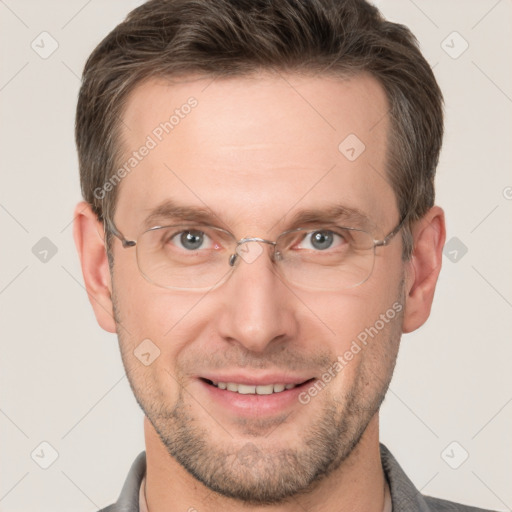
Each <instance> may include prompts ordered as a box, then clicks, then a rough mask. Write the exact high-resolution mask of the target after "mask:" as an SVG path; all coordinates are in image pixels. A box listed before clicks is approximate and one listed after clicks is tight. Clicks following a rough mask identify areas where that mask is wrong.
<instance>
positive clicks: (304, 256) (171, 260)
mask: <svg viewBox="0 0 512 512" xmlns="http://www.w3.org/2000/svg"><path fill="white" fill-rule="evenodd" d="M406 217H407V215H404V216H403V217H402V219H401V220H400V222H399V223H398V224H397V225H396V226H395V228H393V230H392V231H391V232H390V233H389V234H388V235H387V236H386V237H385V238H383V239H382V240H375V239H374V238H373V236H372V235H371V234H370V233H368V232H366V231H364V230H362V229H358V228H352V227H343V226H334V225H329V224H327V225H319V226H315V227H312V228H297V229H291V230H288V231H285V232H284V233H282V234H281V235H279V236H278V238H277V239H276V240H275V241H271V240H265V239H263V238H256V237H250V238H242V239H240V240H237V239H236V238H235V237H234V235H233V234H231V233H230V232H229V231H226V230H225V229H222V228H219V227H216V226H208V225H203V224H197V223H193V222H192V223H182V224H176V225H172V226H154V227H152V228H150V229H148V230H146V231H144V232H143V233H142V234H141V235H140V236H139V237H138V239H137V240H127V239H126V238H125V237H124V236H123V235H122V234H121V233H120V231H119V230H118V229H117V228H116V227H115V225H114V224H113V222H112V221H110V220H109V219H107V221H106V223H105V230H107V229H109V230H110V232H111V233H112V234H113V235H114V236H116V237H117V238H119V239H120V240H121V242H122V245H123V247H124V248H130V247H135V248H136V258H137V264H138V267H139V270H140V272H141V273H142V275H143V276H144V277H145V278H146V279H147V280H148V281H149V282H151V283H153V284H155V285H157V286H160V287H163V288H168V289H172V290H202V289H213V288H216V287H217V286H220V285H221V284H223V283H224V282H225V281H226V280H227V279H228V277H229V276H230V275H231V273H232V272H233V271H234V269H235V268H236V267H237V266H238V264H239V262H240V261H241V260H242V261H244V262H245V263H248V264H250V263H253V262H254V261H255V260H256V259H257V258H258V257H259V256H260V255H261V254H262V253H263V252H264V245H265V244H266V245H267V246H270V247H272V248H273V251H272V252H271V253H270V258H271V260H272V262H273V263H274V265H275V266H276V269H277V270H278V272H279V273H280V275H281V276H282V277H283V278H284V279H285V280H286V281H287V282H288V283H290V284H294V285H297V286H300V287H304V288H308V289H315V290H326V291H327V290H343V289H347V288H354V287H356V286H358V285H361V284H362V283H364V282H365V281H366V280H367V279H368V278H369V277H370V276H371V274H372V271H373V267H374V263H375V249H376V248H377V247H380V246H387V245H388V244H389V242H390V241H391V239H392V238H393V237H394V236H395V235H396V234H397V233H398V232H399V231H400V229H401V228H402V226H403V224H404V221H405V219H406Z"/></svg>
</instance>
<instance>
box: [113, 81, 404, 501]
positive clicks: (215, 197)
mask: <svg viewBox="0 0 512 512" xmlns="http://www.w3.org/2000/svg"><path fill="white" fill-rule="evenodd" d="M190 97H194V98H195V100H196V101H197V104H196V105H195V106H194V107H193V108H190V109H189V108H185V109H183V108H181V107H182V105H185V104H186V103H187V100H188V99H189V98H190ZM176 109H178V110H179V113H178V114H176V116H177V117H179V121H178V122H176V119H174V127H173V128H172V130H169V133H165V131H163V132H162V130H158V129H157V127H159V126H160V123H162V122H165V121H168V120H169V117H170V116H171V115H172V114H173V113H174V111H175V110H176ZM185 111H186V112H188V113H186V114H184V112H185ZM387 111H388V105H387V102H386V98H385V94H384V92H383V89H382V88H381V87H380V86H379V84H378V83H377V82H376V81H375V80H374V79H372V78H371V77H369V76H359V77H356V78H353V79H350V80H335V79H328V78H325V77H322V78H314V77H309V78H306V77H299V76H296V75H286V76H270V75H258V76H254V77H252V78H240V77H239V78H231V79H217V80H214V81H212V80H211V79H204V78H201V79H200V78H197V79H194V80H193V79H192V78H189V79H187V81H185V80H184V81H181V82H175V83H173V84H169V83H163V82H156V81H151V82H147V83H145V84H143V85H141V86H139V87H138V88H137V89H136V90H135V91H134V93H133V94H132V95H131V97H130V99H129V102H128V104H127V108H126V112H125V115H124V117H123V122H124V124H125V126H126V127H127V128H126V129H124V131H123V134H124V135H123V148H124V149H125V150H126V153H125V157H126V160H127V159H128V158H129V157H130V156H131V153H132V152H133V151H135V150H138V149H139V148H140V147H141V146H142V145H143V144H146V143H147V141H148V139H147V137H148V135H149V136H151V138H152V139H153V140H154V141H155V142H156V146H155V147H153V148H152V149H151V150H150V151H149V152H148V155H147V156H145V157H144V158H142V159H141V161H140V162H139V163H138V164H137V166H136V167H135V168H134V169H133V170H132V171H131V172H130V173H129V174H128V175H127V176H126V177H125V178H124V179H123V181H122V183H121V185H120V186H119V187H120V188H119V191H118V192H119V195H118V205H117V210H116V214H115V219H114V221H115V224H116V226H117V227H118V229H119V230H120V231H121V232H122V233H123V234H124V235H125V237H126V238H127V239H137V237H139V235H140V234H141V232H142V231H143V226H144V220H145V218H146V216H147V215H148V214H149V213H150V212H151V210H152V209H153V208H155V207H156V206H158V205H160V204H161V203H162V202H164V201H166V200H172V201H173V202H174V203H176V204H179V205H182V206H187V207H196V208H200V209H208V210H210V211H211V212H212V216H211V222H210V224H213V225H216V226H219V227H222V228H224V229H228V230H229V231H230V232H231V233H233V234H234V236H235V237H236V239H241V238H243V237H261V238H264V239H268V240H275V239H276V238H277V236H278V235H279V234H280V233H282V232H284V231H286V230H287V229H289V228H290V221H291V218H292V217H293V216H294V215H295V214H297V213H298V212H300V211H303V210H310V209H313V210H324V209H326V208H328V207H331V206H334V205H343V206H346V207H351V208H357V209H359V210H360V211H362V212H364V213H365V215H366V216H367V217H368V219H369V220H370V221H371V222H373V223H374V225H375V227H374V228H373V230H372V235H373V237H374V238H375V239H382V238H383V237H384V236H385V235H386V234H387V233H388V232H389V231H391V229H392V228H393V227H394V226H395V225H396V224H397V223H398V220H399V214H398V210H397V206H396V198H395V196H394V193H393V190H392V188H391V187H390V185H389V183H388V182H387V179H386V172H385V162H386V158H385V154H386V137H387V133H388V130H389V120H388V116H387V115H386V113H387ZM155 129H156V131H155ZM155 134H158V136H157V135H155ZM350 134H355V135H356V136H357V137H358V138H359V139H360V140H361V141H362V142H363V143H364V145H365V149H364V151H363V152H362V153H361V154H360V155H359V156H358V153H359V152H360V151H361V149H362V146H359V145H355V146H354V140H356V139H353V138H352V139H349V141H352V144H351V145H349V147H348V148H346V147H345V146H343V145H342V149H343V148H344V149H343V151H340V149H339V146H340V143H341V142H342V141H344V140H345V139H346V138H347V136H349V135H350ZM159 138H161V140H158V139H159ZM150 145H151V144H150ZM352 146H354V150H355V151H351V150H350V147H352ZM347 155H348V156H350V157H351V158H347ZM354 155H355V156H356V157H357V158H355V159H354V158H353V156H354ZM179 222H181V220H180V219H165V218H162V219H158V220H155V222H154V224H155V225H156V224H159V225H163V224H166V223H167V224H173V223H174V224H175V223H179ZM340 222H341V221H340ZM401 247H402V246H401V241H400V236H396V237H395V238H393V240H392V242H391V244H390V245H389V246H388V247H385V248H384V247H379V248H377V249H376V257H375V265H374V269H373V273H372V275H371V276H370V278H369V279H368V280H367V281H366V282H364V283H363V284H362V285H360V286H358V287H356V288H351V289H347V290H342V291H339V290H336V291H332V290H331V291H322V290H312V289H305V288H301V287H298V286H295V285H294V284H293V283H288V282H286V281H284V280H283V278H282V277H281V275H280V274H279V272H278V271H277V270H276V267H275V263H272V261H271V259H270V257H269V255H270V252H271V248H270V246H268V245H264V246H263V249H264V250H263V252H262V254H261V255H259V256H258V257H257V258H256V259H255V260H254V261H252V262H251V263H247V262H245V261H239V263H238V265H237V266H236V268H235V269H234V271H233V273H232V274H231V276H230V277H229V279H228V280H227V281H226V282H224V284H222V285H221V286H219V287H217V288H215V289H213V290H211V291H209V292H207V293H206V292H204V290H203V291H182V290H169V289H164V288H159V287H157V286H155V285H154V284H152V283H150V282H148V281H147V280H146V279H145V278H144V277H143V276H142V275H141V274H140V272H139V270H138V268H137V261H136V253H135V249H134V248H131V249H123V248H122V247H121V244H120V243H119V241H118V240H116V241H115V245H114V248H113V255H114V261H115V263H114V269H113V277H112V286H113V299H114V304H115V316H116V321H117V331H118V335H119V343H120V347H121V352H122V358H123V363H124V365H125V368H126V372H127V375H128V378H129V381H130V385H131V387H132V389H133V392H134V394H135V396H136V398H137V401H138V403H139V404H140V406H141V407H142V409H143V410H144V412H145V414H146V416H147V418H148V419H149V421H150V422H151V424H152V426H153V428H154V429H155V431H156V432H157V433H158V435H159V436H160V438H161V441H162V442H163V444H164V445H165V447H166V448H167V450H168V452H169V454H171V455H172V456H173V457H174V458H175V459H177V460H178V461H179V462H180V463H181V464H182V465H183V466H184V467H185V468H186V469H187V470H188V471H189V472H190V473H191V474H192V475H194V476H195V477H196V478H197V479H198V480H200V481H201V482H203V483H204V484H205V485H206V486H207V487H209V488H210V489H212V490H214V491H217V492H219V493H221V494H224V495H226V496H231V497H234V498H237V499H243V500H245V501H248V502H253V503H263V502H278V501H280V500H282V499H284V498H286V497H289V496H291V495H293V494H295V493H299V492H301V491H304V490H306V489H307V488H308V487H311V485H312V484H313V483H314V482H316V481H319V480H320V479H321V478H322V477H324V476H326V475H328V474H329V473H331V472H332V471H334V470H335V469H336V468H338V467H339V465H340V463H341V462H342V461H343V460H344V459H345V458H346V457H347V456H348V455H349V454H350V453H351V451H352V449H353V448H354V446H355V445H356V444H357V442H358V441H359V439H360V438H361V436H362V434H363V433H364V431H365V429H366V427H367V426H368V424H369V423H370V421H371V420H372V419H373V420H374V422H376V421H377V417H376V413H377V410H378V408H379V406H380V404H381V401H382V399H383V395H384V393H385V391H386V389H387V385H388V384H389V381H390V379H391V374H392V371H393V367H394V363H395V359H396V355H397V351H398V345H399V338H400V334H401V327H402V325H401V319H402V316H403V311H402V312H400V309H401V305H402V303H403V280H402V279H403V277H404V266H403V264H402V262H401V257H400V256H401ZM228 270H229V266H228V262H227V260H226V272H227V271H228ZM396 303H399V304H400V306H399V307H397V304H396ZM394 304H395V313H396V315H395V314H393V315H391V314H390V313H389V310H390V309H393V305H394ZM386 312H388V313H386ZM383 317H385V320H386V321H383V320H382V319H383ZM379 319H380V322H379ZM365 329H367V331H365ZM362 332H366V333H367V339H366V344H364V343H362V342H361V341H360V340H361V339H362V338H364V336H361V333H362ZM369 332H371V335H369V334H368V333H369ZM358 335H359V338H358ZM147 339H149V340H151V342H152V343H153V344H154V345H156V346H157V347H158V349H159V350H160V354H159V356H158V357H157V358H156V359H155V360H154V361H153V362H152V363H151V364H150V365H147V366H146V365H145V364H143V363H142V362H141V361H140V360H139V359H138V358H137V357H136V356H135V355H134V350H136V349H137V347H138V346H139V345H140V344H141V342H142V341H143V340H147ZM354 341H356V342H357V345H358V346H359V350H357V349H356V348H355V346H354V344H353V342H354ZM146 343H147V342H146ZM347 351H352V353H353V357H352V358H347V357H346V355H345V354H346V353H347ZM339 357H341V358H342V361H343V362H342V363H340V364H341V366H342V369H341V370H339V367H338V366H336V365H334V363H335V362H336V361H337V360H338V361H340V359H338V358H339ZM329 369H331V376H332V375H333V374H334V375H335V376H334V377H333V378H332V379H330V382H328V383H326V384H327V385H326V386H325V387H323V389H321V391H318V392H317V393H316V395H315V392H312V393H309V392H308V390H309V389H310V388H311V386H312V384H314V381H311V382H309V383H307V384H305V385H303V386H302V387H301V389H300V390H299V389H297V388H296V389H291V390H285V391H283V392H281V393H274V394H271V395H261V396H259V395H258V396H255V395H253V394H249V395H244V394H239V393H236V392H234V391H230V390H220V389H218V388H215V387H213V386H212V385H211V384H209V383H207V382H206V381H205V380H204V379H205V378H209V379H210V380H216V381H222V380H223V379H230V380H228V382H230V381H234V382H246V381H247V382H246V383H251V382H252V380H257V379H263V381H265V379H266V378H267V377H269V376H270V378H274V379H275V382H274V383H275V384H280V383H283V382H298V383H300V382H304V381H307V380H309V379H319V380H322V375H323V374H324V373H325V372H326V371H328V370H329ZM277 374H279V375H277ZM324 380H325V379H324ZM260 382H261V380H260ZM299 391H300V392H301V393H302V394H301V395H300V397H301V399H299ZM306 395H307V396H306ZM307 397H309V398H310V399H309V400H307ZM256 400H257V401H259V402H260V403H259V405H255V403H254V402H255V401H256ZM306 402H307V403H306Z"/></svg>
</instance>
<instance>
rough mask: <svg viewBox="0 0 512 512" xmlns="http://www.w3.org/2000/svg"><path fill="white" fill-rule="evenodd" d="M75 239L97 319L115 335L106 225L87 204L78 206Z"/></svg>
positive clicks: (82, 203) (74, 226)
mask: <svg viewBox="0 0 512 512" xmlns="http://www.w3.org/2000/svg"><path fill="white" fill-rule="evenodd" d="M73 237H74V239H75V245H76V249H77V251H78V256H79V257H80V264H81V266H82V275H83V277H84V282H85V289H86V290H87V295H88V297H89V301H90V303H91V305H92V308H93V310H94V314H95V315H96V320H97V321H98V323H99V324H100V326H101V327H102V328H103V329H105V331H108V332H112V333H114V332H116V323H115V321H114V309H113V306H112V282H111V279H110V270H109V268H108V258H107V250H106V247H105V244H104V238H105V233H104V229H103V223H102V222H100V221H99V220H98V218H97V217H96V214H95V213H94V212H93V210H92V208H91V205H90V204H89V203H86V202H85V201H82V202H80V203H78V204H77V206H76V208H75V215H74V225H73Z"/></svg>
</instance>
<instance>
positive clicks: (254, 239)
mask: <svg viewBox="0 0 512 512" xmlns="http://www.w3.org/2000/svg"><path fill="white" fill-rule="evenodd" d="M248 242H257V243H262V244H268V245H270V246H272V247H273V252H272V255H271V258H273V257H274V253H275V249H276V245H277V242H275V241H272V240H266V239H265V238H259V237H244V238H241V239H240V240H238V241H237V242H236V246H235V250H234V253H233V254H232V255H231V256H230V258H229V264H230V266H232V267H233V266H234V265H235V263H236V261H237V260H238V257H239V256H240V257H241V258H242V259H243V260H245V261H247V262H248V263H252V261H250V260H251V259H252V258H249V259H247V258H246V257H244V255H243V254H241V252H243V250H241V249H240V248H241V247H242V246H243V245H244V244H246V243H248Z"/></svg>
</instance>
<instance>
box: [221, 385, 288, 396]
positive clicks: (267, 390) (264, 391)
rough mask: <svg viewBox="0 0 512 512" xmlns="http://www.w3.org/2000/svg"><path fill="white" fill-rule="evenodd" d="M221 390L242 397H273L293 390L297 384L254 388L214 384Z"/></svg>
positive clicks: (250, 386)
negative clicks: (287, 390) (274, 394)
mask: <svg viewBox="0 0 512 512" xmlns="http://www.w3.org/2000/svg"><path fill="white" fill-rule="evenodd" d="M213 385H214V386H217V387H218V388H219V389H227V390H228V391H233V392H235V393H240V394H241V395H254V394H256V395H271V394H272V393H281V392H282V391H284V390H285V389H292V388H294V387H295V386H296V384H286V385H285V384H266V385H264V386H252V385H249V384H236V383H235V382H213Z"/></svg>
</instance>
